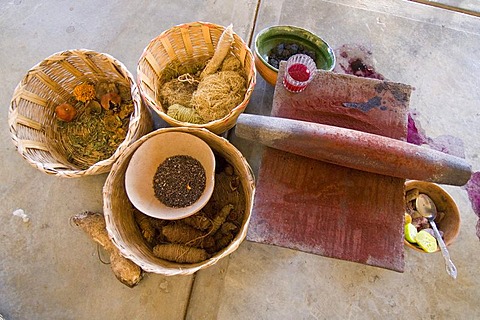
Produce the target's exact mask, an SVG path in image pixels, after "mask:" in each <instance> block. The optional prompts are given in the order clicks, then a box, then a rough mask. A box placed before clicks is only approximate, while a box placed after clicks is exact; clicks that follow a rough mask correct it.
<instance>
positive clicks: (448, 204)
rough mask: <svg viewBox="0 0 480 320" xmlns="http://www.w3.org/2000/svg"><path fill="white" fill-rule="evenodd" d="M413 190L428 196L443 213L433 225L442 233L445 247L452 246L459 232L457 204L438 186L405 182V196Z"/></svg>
mask: <svg viewBox="0 0 480 320" xmlns="http://www.w3.org/2000/svg"><path fill="white" fill-rule="evenodd" d="M413 189H418V190H419V192H420V193H424V194H426V195H428V196H429V197H430V198H431V199H432V200H433V202H434V203H435V205H436V206H437V211H438V212H444V213H445V215H444V216H443V217H439V215H437V218H436V219H435V223H436V225H437V227H438V229H439V230H440V231H443V240H444V241H445V244H446V245H447V246H448V245H450V244H452V243H453V242H454V240H455V239H456V238H457V236H458V233H459V232H460V212H459V211H458V207H457V204H456V203H455V201H454V200H453V198H452V197H451V196H450V195H449V194H448V193H447V192H446V191H445V190H444V189H442V188H441V187H440V186H438V185H436V184H434V183H431V182H425V181H417V180H409V181H407V182H405V194H407V192H408V191H410V190H413ZM404 242H405V245H406V246H407V247H409V248H412V249H414V250H416V251H419V252H423V253H427V252H426V251H424V250H423V249H422V248H420V247H419V246H417V245H416V244H413V243H410V242H408V241H407V240H404ZM438 251H440V248H438V249H437V251H435V252H438Z"/></svg>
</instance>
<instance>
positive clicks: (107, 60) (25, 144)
mask: <svg viewBox="0 0 480 320" xmlns="http://www.w3.org/2000/svg"><path fill="white" fill-rule="evenodd" d="M87 81H90V82H97V81H112V82H117V83H122V84H124V85H125V86H127V87H129V88H131V94H132V101H133V104H134V111H133V113H132V115H131V116H130V122H129V128H128V132H127V135H126V138H125V140H124V141H123V142H122V143H121V144H120V145H119V147H118V148H117V150H116V151H115V153H114V154H113V155H112V156H111V157H110V158H108V159H104V160H101V161H99V162H97V163H95V164H91V165H90V164H89V165H90V166H89V167H88V168H87V169H85V170H82V169H80V168H79V167H78V166H75V165H74V164H72V163H71V162H70V161H68V158H69V154H71V152H69V150H71V148H72V146H70V145H68V143H65V139H62V137H60V136H59V133H58V130H57V123H58V121H57V120H56V117H55V111H54V110H55V107H56V106H57V105H59V104H61V103H64V102H66V101H68V100H69V99H70V98H71V97H72V96H73V90H74V88H75V87H76V86H77V85H79V84H81V83H83V82H87ZM8 122H9V127H10V133H11V137H12V139H13V143H14V144H15V146H16V148H17V150H18V152H19V153H20V154H21V155H22V156H23V157H24V158H25V159H26V160H27V161H28V162H29V163H30V164H31V165H33V166H34V167H36V168H38V169H39V170H41V171H43V172H45V173H48V174H54V175H58V176H63V177H80V176H84V175H92V174H100V173H104V172H108V171H109V170H110V168H111V166H112V164H113V163H114V161H115V160H116V159H117V158H118V156H119V155H120V154H121V153H122V151H123V150H124V149H125V148H126V147H127V146H128V145H129V144H130V143H131V142H132V141H135V140H136V139H138V138H140V137H141V136H143V135H144V134H145V133H147V132H149V131H151V129H152V120H151V117H150V114H149V112H148V109H147V108H146V107H145V106H144V105H142V101H141V97H140V94H139V91H138V88H137V86H136V83H135V81H134V79H133V76H132V75H131V73H130V72H129V71H128V70H127V69H126V67H125V66H124V65H123V64H122V63H121V62H119V61H118V60H116V59H115V58H113V57H112V56H110V55H108V54H105V53H97V52H94V51H91V50H85V49H79V50H68V51H63V52H59V53H56V54H53V55H52V56H50V57H48V58H47V59H45V60H43V61H42V62H40V63H39V64H37V65H36V66H34V67H33V68H32V69H30V70H29V71H28V73H27V74H26V75H25V77H24V78H23V79H22V80H21V82H20V83H19V84H18V85H17V87H16V89H15V91H14V94H13V97H12V100H11V103H10V108H9V116H8ZM75 160H76V163H84V161H85V159H75Z"/></svg>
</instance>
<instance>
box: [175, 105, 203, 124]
mask: <svg viewBox="0 0 480 320" xmlns="http://www.w3.org/2000/svg"><path fill="white" fill-rule="evenodd" d="M167 114H168V115H169V116H170V117H172V118H174V119H177V120H178V121H183V122H189V123H197V124H202V123H206V121H205V120H203V119H202V117H200V115H199V114H198V113H197V111H196V110H195V109H193V108H189V107H185V106H182V105H181V104H172V105H171V106H170V107H168V111H167Z"/></svg>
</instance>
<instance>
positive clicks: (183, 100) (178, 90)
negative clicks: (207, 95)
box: [160, 78, 197, 109]
mask: <svg viewBox="0 0 480 320" xmlns="http://www.w3.org/2000/svg"><path fill="white" fill-rule="evenodd" d="M195 90H197V82H194V81H181V80H179V79H178V78H176V79H173V80H170V81H168V82H166V83H165V84H164V85H163V86H162V87H161V88H160V101H161V103H162V106H163V107H164V108H167V109H170V106H172V105H174V104H179V105H182V106H185V107H191V104H190V103H191V102H190V101H191V99H192V95H193V93H194V92H195Z"/></svg>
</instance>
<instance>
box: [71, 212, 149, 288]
mask: <svg viewBox="0 0 480 320" xmlns="http://www.w3.org/2000/svg"><path fill="white" fill-rule="evenodd" d="M72 221H73V222H74V223H75V225H77V226H79V227H80V228H82V230H83V231H85V232H86V233H87V234H88V235H89V236H90V237H91V238H92V239H93V240H94V241H95V242H97V243H98V244H100V245H101V246H102V247H103V248H104V249H105V250H106V251H107V252H109V253H110V266H111V268H112V271H113V273H114V274H115V277H117V279H118V280H119V281H120V282H121V283H123V284H124V285H126V286H128V287H130V288H133V287H134V286H136V285H137V284H138V283H139V282H140V280H142V276H143V272H142V269H141V268H140V267H139V266H137V265H136V264H135V263H133V262H132V261H130V260H128V259H127V258H125V257H123V256H122V255H121V254H120V251H119V250H118V249H117V247H115V246H114V245H113V243H112V241H111V240H110V238H109V237H108V233H107V229H106V225H105V219H104V217H103V215H102V214H100V213H95V212H89V211H87V212H83V213H80V214H77V215H75V216H73V218H72Z"/></svg>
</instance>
